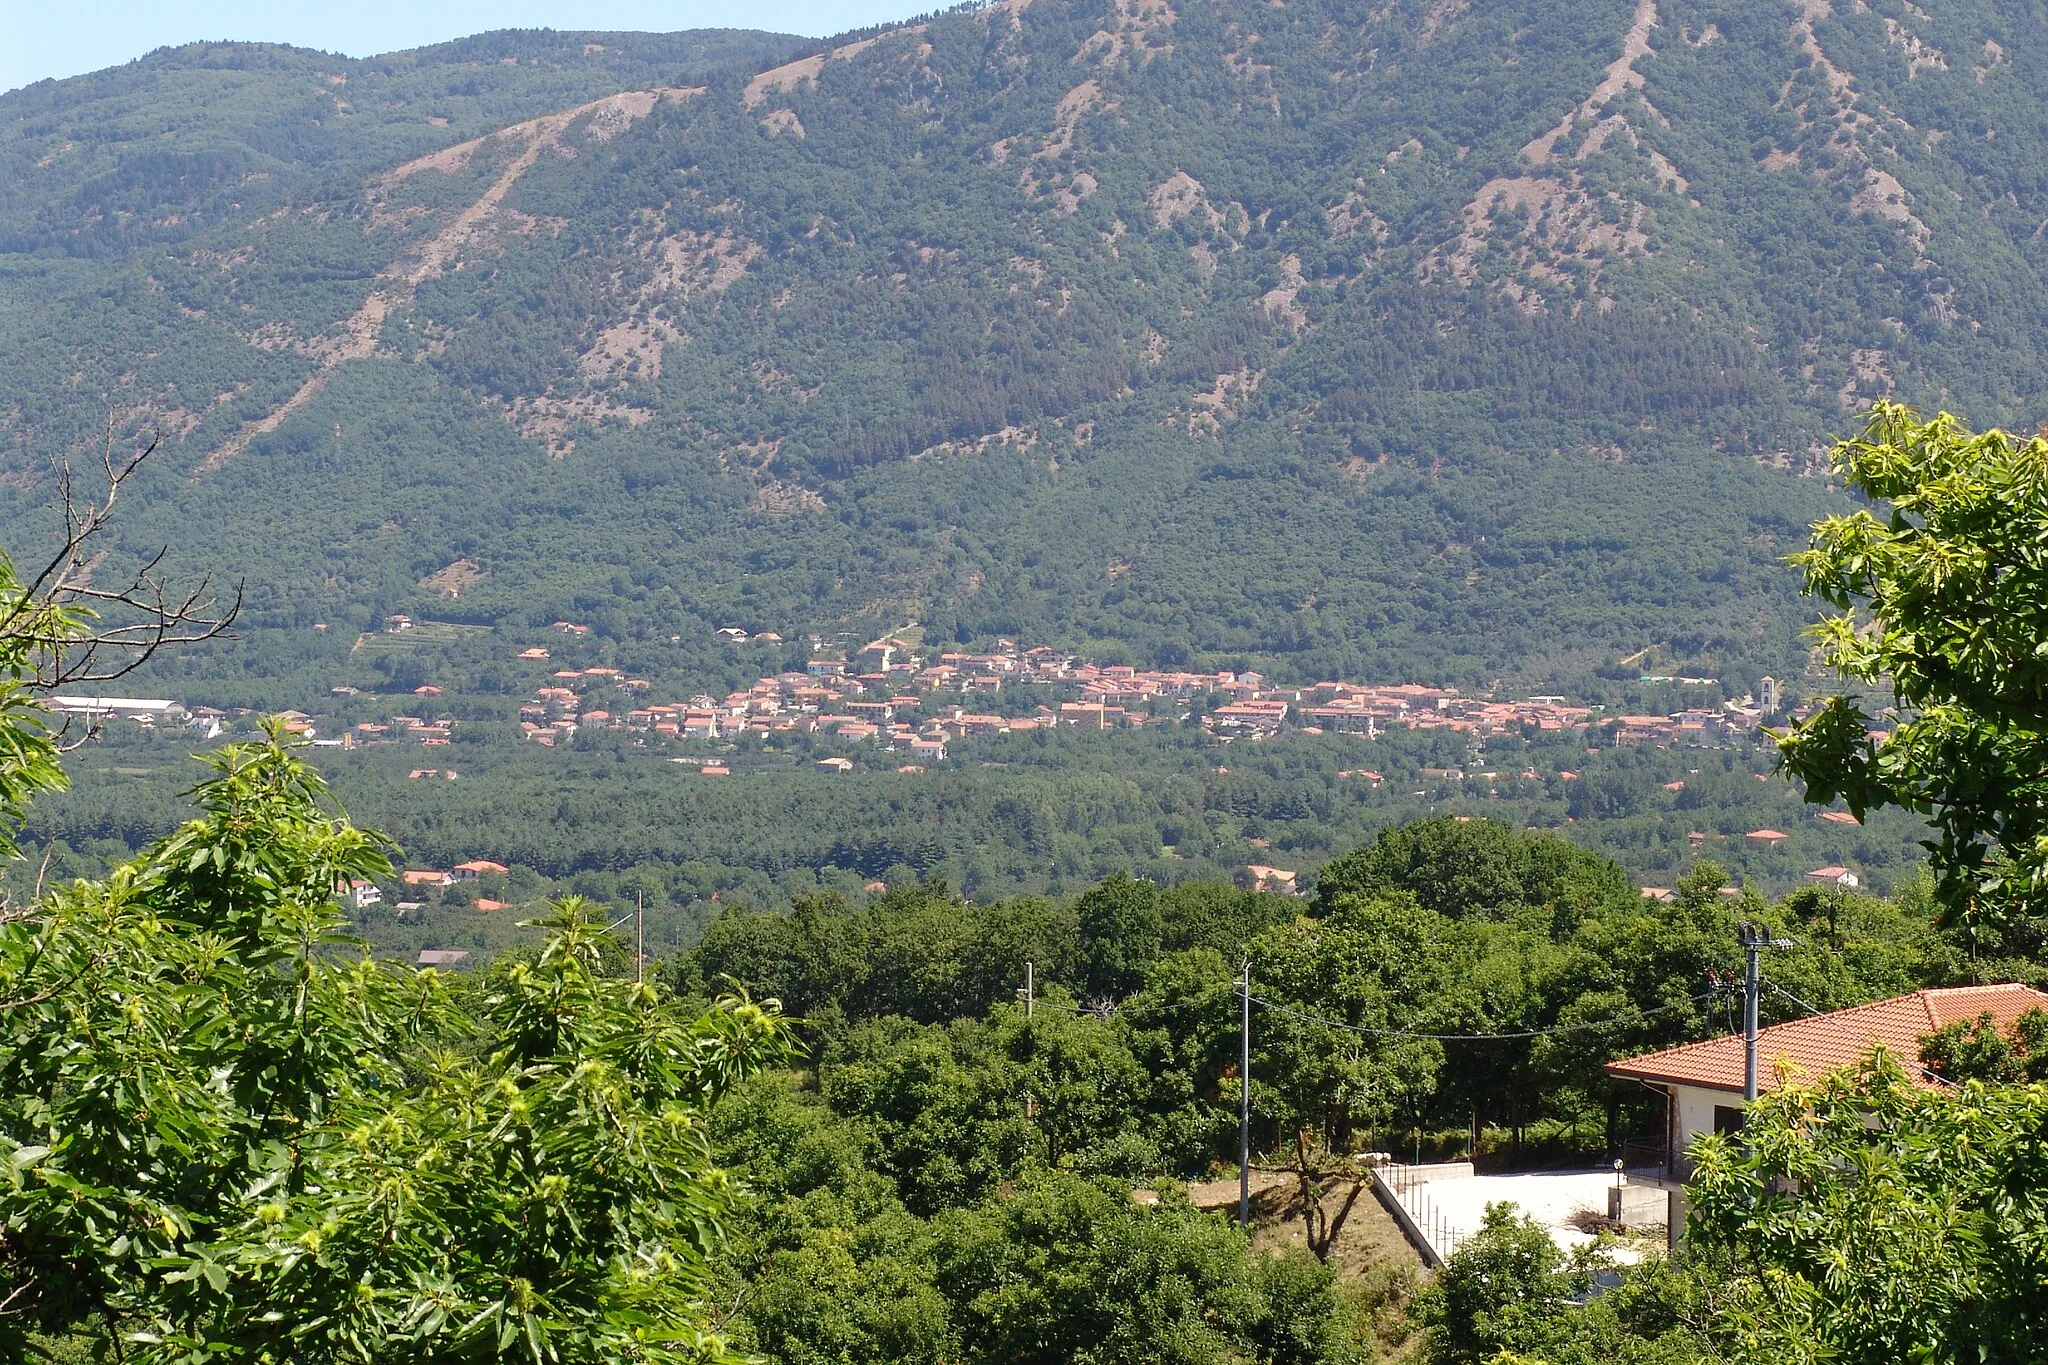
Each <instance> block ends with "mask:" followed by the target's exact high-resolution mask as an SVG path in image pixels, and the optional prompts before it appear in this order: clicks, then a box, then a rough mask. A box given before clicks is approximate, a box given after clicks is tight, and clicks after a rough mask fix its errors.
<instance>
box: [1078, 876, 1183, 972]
mask: <svg viewBox="0 0 2048 1365" xmlns="http://www.w3.org/2000/svg"><path fill="white" fill-rule="evenodd" d="M1074 911H1075V914H1076V915H1077V916H1078V917H1079V920H1080V930H1081V959H1082V964H1081V965H1082V973H1083V986H1084V988H1085V989H1086V991H1087V993H1088V994H1089V995H1090V996H1104V997H1108V998H1110V999H1122V998H1123V997H1124V996H1126V995H1129V994H1130V993H1131V992H1133V991H1135V990H1137V989H1138V987H1139V986H1140V985H1142V984H1143V983H1144V979H1145V969H1146V968H1148V967H1150V966H1151V965H1152V963H1153V962H1154V961H1155V960H1157V959H1158V957H1159V954H1160V949H1161V946H1162V944H1163V942H1164V939H1165V933H1166V930H1165V924H1164V921H1163V920H1162V918H1161V915H1160V911H1159V888H1158V887H1156V886H1154V885H1153V884H1152V883H1151V882H1148V881H1140V880H1138V879H1136V878H1134V877H1132V876H1130V875H1129V874H1128V873H1124V872H1118V873H1116V874H1114V875H1112V876H1110V877H1108V878H1106V879H1105V880H1104V881H1103V882H1102V883H1101V884H1100V885H1098V886H1095V887H1093V888H1092V889H1090V890H1089V891H1087V892H1086V893H1084V894H1083V895H1082V897H1081V899H1080V901H1079V902H1078V903H1076V905H1075V907H1074Z"/></svg>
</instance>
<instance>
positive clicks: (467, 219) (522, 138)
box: [193, 87, 698, 478]
mask: <svg viewBox="0 0 2048 1365" xmlns="http://www.w3.org/2000/svg"><path fill="white" fill-rule="evenodd" d="M696 93H698V92H697V91H696V90H694V89H683V88H670V87H659V88H656V89H653V90H631V91H625V92H622V93H620V94H616V95H607V96H605V97H604V98H603V99H601V100H593V101H591V102H590V103H588V104H582V105H578V106H577V107H575V108H574V109H564V110H560V111H558V112H556V113H553V114H547V115H544V116H543V117H541V118H537V119H529V120H527V121H526V122H524V123H517V124H514V125H513V126H511V127H510V128H507V129H504V130H503V131H502V132H498V133H494V134H492V135H491V136H492V137H494V138H505V139H508V140H509V141H510V142H512V143H513V144H514V145H520V144H523V145H520V150H519V151H518V153H517V155H515V156H514V157H513V158H512V160H511V162H510V163H508V164H507V165H506V167H505V169H504V170H503V171H501V172H499V174H498V177H497V179H495V180H493V181H492V182H491V185H490V187H489V188H488V189H486V190H485V191H484V192H483V194H482V195H481V196H480V197H478V199H477V200H476V201H475V202H474V203H472V204H470V205H469V206H468V207H466V208H464V209H463V210H462V211H461V212H460V213H458V214H456V215H455V217H454V218H453V219H452V220H450V221H449V223H448V224H447V225H446V226H445V227H443V228H442V229H441V230H440V231H439V232H437V233H435V234H434V235H433V236H432V237H431V238H429V239H428V240H427V241H425V242H423V243H419V244H417V245H414V246H412V247H411V248H409V249H408V250H407V251H406V252H404V254H402V255H400V256H399V258H398V259H397V260H395V261H393V262H392V263H391V264H390V265H389V266H387V267H385V269H384V270H383V271H382V272H381V273H380V274H379V275H378V276H377V282H376V284H375V285H373V286H372V288H371V290H370V294H369V297H368V298H366V299H364V300H363V302H362V304H361V306H359V307H358V308H357V309H356V311H355V312H354V313H352V314H351V315H349V316H348V317H347V318H345V319H343V320H342V321H341V322H340V323H338V324H336V325H335V326H334V327H332V328H329V329H328V330H327V331H326V332H325V333H324V334H323V335H321V336H319V337H315V338H309V339H308V340H307V341H306V342H305V343H303V345H304V346H305V347H306V348H307V349H308V352H309V353H310V354H313V355H315V356H316V357H317V364H316V366H315V368H314V370H313V373H312V374H310V375H308V376H307V377H306V379H305V380H304V381H303V382H302V383H301V384H300V385H299V387H298V389H297V390H296V391H294V392H293V393H292V395H291V396H290V397H289V398H287V399H285V401H284V402H283V403H282V404H280V405H279V406H278V407H276V408H274V409H273V410H272V411H271V412H270V413H269V414H267V415H266V416H264V417H263V418H261V419H260V420H258V421H255V422H252V423H250V424H248V425H247V426H244V427H243V428H242V429H241V430H240V431H238V432H236V433H235V434H234V435H233V436H230V437H229V438H228V439H227V440H226V441H225V442H223V443H222V444H221V445H220V446H219V447H218V448H216V449H215V450H214V451H213V453H212V454H210V455H208V456H207V457H206V458H205V459H203V460H201V461H200V462H199V464H198V465H197V466H196V467H195V468H194V470H193V477H194V478H203V477H204V476H206V475H208V474H211V473H213V472H215V471H216V470H219V469H220V468H222V467H223V466H225V465H226V464H227V463H228V462H229V461H230V460H233V459H234V458H235V457H236V456H238V455H240V454H241V453H242V452H243V451H244V450H247V449H248V447H249V443H250V442H251V441H252V440H254V439H255V438H256V437H258V436H261V435H264V434H265V433H267V432H272V431H275V430H277V428H278V427H279V426H280V425H282V424H283V423H284V421H285V419H286V418H288V417H290V416H291V415H292V414H293V413H295V412H297V411H298V410H299V409H301V408H303V407H304V406H305V405H306V404H307V403H309V402H311V401H312V399H313V397H314V396H315V395H316V394H318V393H319V392H320V391H321V389H323V388H325V387H326V385H327V381H328V379H329V378H330V377H332V375H333V373H334V371H335V369H336V368H337V367H339V366H341V365H344V364H346V363H347V362H349V361H351V360H360V359H363V358H364V357H366V356H370V355H374V354H375V353H376V350H377V346H378V343H379V341H380V340H381V339H382V337H383V332H384V322H385V319H387V318H388V317H390V316H391V314H392V313H394V312H397V311H399V310H400V309H402V308H404V307H406V306H407V305H409V304H410V303H411V302H412V300H413V296H414V294H415V292H416V291H417V290H418V288H419V286H420V285H421V284H423V283H425V282H426V281H427V280H430V279H435V278H438V277H439V276H440V275H442V274H444V273H445V272H446V271H447V270H448V268H449V266H450V265H451V263H453V262H455V261H456V259H457V258H458V256H459V255H461V253H463V252H464V251H465V249H467V248H469V247H470V246H471V244H472V243H473V242H474V240H475V239H476V238H477V237H478V236H479V235H481V234H484V233H487V232H490V231H492V230H494V229H493V227H492V223H491V220H492V219H493V217H494V216H495V215H498V214H499V212H500V209H501V206H502V205H503V203H504V200H505V196H506V195H508V194H510V193H511V192H512V187H513V186H514V185H516V184H518V183H519V179H520V177H521V176H523V175H525V174H526V172H527V171H529V170H531V169H532V168H533V166H534V163H535V162H537V161H538V160H539V159H540V156H541V154H542V153H543V152H545V151H547V150H548V149H549V148H552V147H556V146H559V145H560V143H561V139H562V134H563V133H564V132H565V131H566V130H567V129H568V128H569V127H570V126H571V125H572V124H574V123H575V122H576V121H577V120H579V119H583V118H588V119H589V120H590V124H589V125H588V126H589V127H592V128H596V127H599V126H603V127H606V128H610V129H612V130H613V131H612V132H610V133H607V134H606V136H615V135H616V133H617V132H618V131H622V130H623V129H624V128H625V127H627V126H630V125H631V124H632V123H633V121H634V120H636V119H640V118H644V117H646V116H647V114H649V113H651V112H652V111H653V109H654V107H655V106H656V105H657V104H659V103H661V102H662V101H663V100H665V99H666V100H681V99H687V98H689V97H690V96H691V95H694V94H696ZM487 140H488V139H485V138H473V139H471V140H470V141H468V142H464V143H458V144H457V145H456V146H454V147H444V148H442V149H441V150H440V151H438V152H434V153H431V154H429V155H427V156H424V157H420V158H418V159H417V160H414V161H409V162H407V163H406V164H405V165H403V166H400V167H398V168H397V169H396V170H392V171H387V172H385V173H384V174H383V175H381V176H376V177H373V178H372V179H371V180H370V182H369V186H368V189H367V197H368V199H369V201H370V205H371V208H372V221H373V223H374V221H375V211H376V209H377V207H378V206H379V205H380V204H381V203H382V202H383V201H384V199H385V198H386V196H388V194H389V192H390V189H391V187H392V186H393V185H395V184H397V183H399V182H401V181H403V180H405V179H407V178H408V177H410V176H413V175H418V174H421V173H422V172H425V171H441V172H444V173H447V172H450V171H452V170H459V169H461V168H463V167H466V166H467V165H468V164H469V162H470V159H471V158H472V157H474V155H475V154H476V151H477V149H478V148H479V147H481V146H482V145H483V144H484V143H485V142H486V141H487ZM515 228H516V225H515ZM649 415H650V416H651V415H652V414H649ZM641 420H643V421H644V420H645V418H644V417H643V418H642V419H641Z"/></svg>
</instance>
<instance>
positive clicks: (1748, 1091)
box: [1741, 921, 1769, 1104]
mask: <svg viewBox="0 0 2048 1365" xmlns="http://www.w3.org/2000/svg"><path fill="white" fill-rule="evenodd" d="M1768 941H1769V940H1768V939H1766V938H1765V936H1764V930H1763V926H1762V925H1760V924H1751V923H1749V922H1747V921H1744V923H1743V925H1742V931H1741V942H1742V951H1743V955H1744V959H1745V960H1744V962H1743V967H1742V1099H1743V1102H1744V1103H1745V1104H1747V1103H1750V1102H1752V1101H1754V1100H1755V1099H1756V997H1757V993H1758V990H1759V988H1760V986H1761V983H1762V977H1761V974H1760V973H1759V971H1758V969H1757V968H1758V959H1760V958H1761V957H1762V956H1763V951H1764V945H1765V943H1766V942H1768Z"/></svg>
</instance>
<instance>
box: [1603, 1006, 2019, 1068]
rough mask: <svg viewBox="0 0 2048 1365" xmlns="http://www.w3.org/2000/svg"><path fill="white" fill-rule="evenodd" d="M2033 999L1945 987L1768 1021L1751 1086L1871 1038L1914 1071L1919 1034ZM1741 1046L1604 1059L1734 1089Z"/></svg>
mask: <svg viewBox="0 0 2048 1365" xmlns="http://www.w3.org/2000/svg"><path fill="white" fill-rule="evenodd" d="M2037 1005H2038V1006H2041V1007H2042V1008H2044V1009H2048V995H2044V994H2043V993H2041V992H2040V991H2037V990H2033V989H2031V988H2029V987H2026V986H2010V985H2008V986H1953V987H1948V988H1946V989H1940V990H1927V991H1915V992H1913V994H1911V995H1901V996H1899V997H1897V998H1895V999H1892V1000H1879V1001H1877V1002H1876V1003H1874V1004H1869V1005H1858V1006H1855V1007H1854V1008H1852V1009H1846V1010H1835V1011H1834V1012H1832V1013H1830V1014H1817V1015H1814V1016H1813V1017H1812V1018H1810V1019H1794V1020H1792V1021H1791V1022H1790V1023H1784V1024H1772V1025H1771V1026H1770V1027H1768V1028H1765V1029H1761V1030H1759V1031H1758V1034H1757V1047H1756V1058H1757V1088H1758V1089H1759V1090H1764V1091H1770V1090H1776V1089H1777V1088H1778V1078H1777V1076H1776V1074H1775V1072H1776V1069H1777V1064H1778V1063H1779V1062H1780V1061H1784V1062H1788V1063H1790V1064H1791V1067H1792V1074H1793V1077H1794V1079H1795V1080H1797V1079H1804V1080H1809V1081H1811V1080H1816V1079H1818V1078H1819V1077H1821V1076H1823V1075H1825V1074H1826V1073H1828V1072H1830V1071H1838V1070H1840V1069H1841V1068H1843V1067H1845V1066H1852V1065H1854V1064H1855V1063H1857V1062H1859V1061H1861V1060H1862V1059H1863V1058H1864V1057H1866V1056H1868V1055H1869V1054H1870V1051H1871V1049H1872V1048H1874V1047H1876V1046H1877V1045H1879V1044H1883V1046H1884V1047H1885V1048H1886V1049H1887V1050H1888V1051H1890V1052H1892V1053H1893V1054H1895V1055H1896V1056H1898V1057H1900V1058H1901V1059H1903V1060H1904V1061H1905V1062H1906V1063H1907V1065H1908V1074H1909V1075H1915V1076H1917V1075H1918V1072H1917V1070H1915V1069H1914V1068H1913V1067H1912V1063H1914V1062H1916V1061H1918V1060H1919V1057H1920V1038H1921V1036H1922V1035H1923V1034H1929V1033H1934V1032H1936V1031H1938V1030H1940V1029H1943V1028H1946V1027H1947V1026H1948V1025H1950V1024H1953V1023H1957V1022H1959V1021H1960V1022H1962V1023H1974V1022H1975V1021H1976V1019H1977V1017H1978V1016H1979V1015H1981V1014H1983V1013H1985V1012H1986V1011H1987V1010H1988V1011H1990V1013H1991V1016H1992V1018H1994V1019H1996V1020H1997V1021H1998V1023H1999V1024H2001V1025H2010V1024H2011V1023H2012V1022H2013V1021H2014V1020H2016V1019H2018V1018H2019V1017H2020V1016H2021V1015H2022V1014H2025V1013H2026V1012H2027V1011H2028V1010H2030V1009H2032V1008H2034V1007H2035V1006H2037ZM1742 1052H1743V1049H1742V1035H1741V1034H1739V1033H1731V1034H1728V1035H1727V1036H1725V1037H1721V1038H1709V1039H1708V1040H1707V1041H1706V1042H1703V1043H1687V1044H1685V1045H1684V1046H1683V1047H1674V1048H1666V1049H1665V1050H1664V1051H1662V1052H1652V1053H1649V1054H1647V1055H1645V1056H1641V1057H1630V1058H1627V1059H1626V1060H1624V1061H1619V1062H1609V1063H1608V1064H1607V1074H1608V1075H1610V1076H1620V1077H1623V1078H1624V1079H1630V1080H1640V1081H1652V1082H1657V1083H1662V1084H1666V1085H1696V1086H1700V1087H1702V1088H1703V1089H1707V1090H1732V1091H1735V1092H1736V1093H1738V1094H1740V1093H1741V1091H1742V1068H1743V1056H1742Z"/></svg>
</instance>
